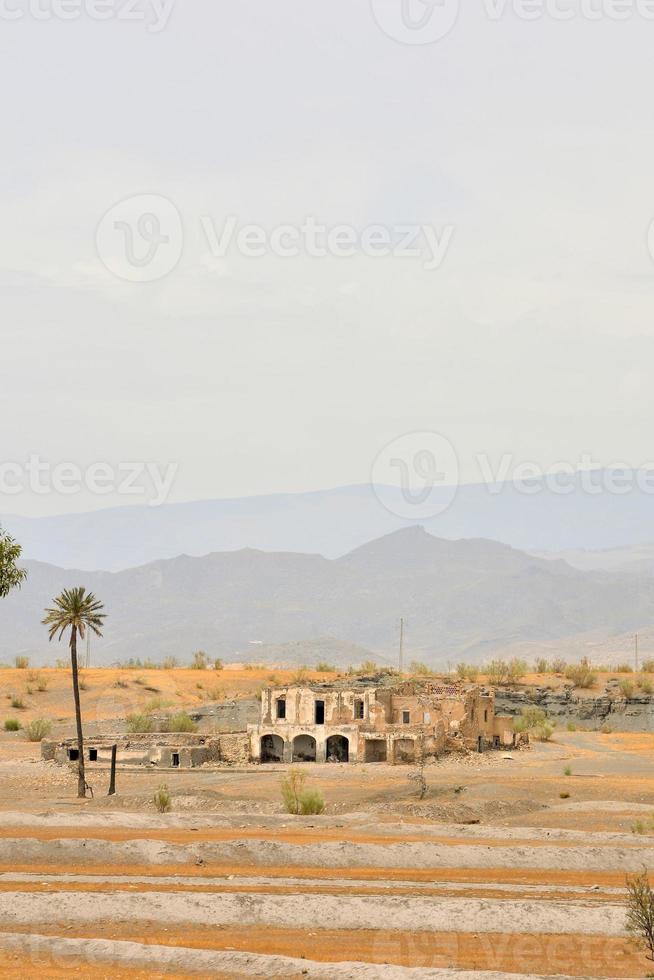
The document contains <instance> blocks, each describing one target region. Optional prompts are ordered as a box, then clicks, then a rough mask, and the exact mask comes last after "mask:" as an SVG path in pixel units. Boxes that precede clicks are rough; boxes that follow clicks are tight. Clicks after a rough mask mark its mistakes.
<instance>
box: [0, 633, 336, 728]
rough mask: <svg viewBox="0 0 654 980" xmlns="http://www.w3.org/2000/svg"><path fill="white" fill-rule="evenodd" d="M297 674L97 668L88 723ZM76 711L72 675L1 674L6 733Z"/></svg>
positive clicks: (251, 688)
mask: <svg viewBox="0 0 654 980" xmlns="http://www.w3.org/2000/svg"><path fill="white" fill-rule="evenodd" d="M67 652H68V651H67V648H66V647H65V646H62V648H61V651H57V652H56V655H58V656H61V657H62V659H65V657H66V654H67ZM295 673H296V671H293V670H276V669H275V668H268V667H267V668H264V669H261V668H257V669H253V670H242V669H241V670H233V669H229V668H225V669H224V670H188V669H180V670H140V669H127V670H123V669H119V668H114V667H111V668H91V669H89V670H83V671H82V678H83V684H84V689H83V691H82V709H83V712H84V717H85V719H86V721H87V723H88V722H89V721H90V722H93V721H102V720H105V719H107V718H116V717H120V716H125V715H126V714H131V713H137V712H140V711H142V710H143V709H144V708H145V707H146V705H147V704H148V702H150V701H152V700H153V699H154V698H162V699H163V700H164V701H167V702H168V705H167V709H169V710H171V711H173V710H175V709H177V710H179V709H180V708H187V707H196V708H197V707H198V706H199V705H201V704H202V703H204V702H206V701H216V700H221V699H225V698H234V697H252V696H253V695H254V694H255V693H256V692H257V691H258V690H259V688H260V687H261V685H262V684H269V683H277V682H279V683H280V684H288V683H289V682H290V681H291V679H292V678H293V676H294V674H295ZM310 676H311V678H312V679H315V680H320V681H323V680H325V681H330V680H333V679H334V678H335V677H336V674H324V673H322V674H319V673H318V672H317V671H310ZM273 677H274V678H275V679H276V680H275V681H274V682H273V681H272V680H271V678H273ZM39 685H41V686H43V685H45V686H46V689H45V691H39V689H38V688H39ZM148 689H149V690H148ZM12 698H19V699H22V701H23V702H24V705H25V706H24V708H13V707H12V706H11V699H12ZM163 710H166V708H164V709H163ZM73 711H74V707H73V698H72V688H71V679H70V670H68V669H66V668H61V669H54V668H34V669H33V670H31V669H27V670H16V669H15V668H8V669H2V670H0V727H2V725H3V724H4V721H5V719H6V718H18V720H19V721H20V722H22V723H23V724H24V723H25V722H29V721H31V720H32V719H33V718H49V719H50V720H51V721H53V722H61V723H66V722H72V720H73Z"/></svg>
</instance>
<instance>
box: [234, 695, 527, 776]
mask: <svg viewBox="0 0 654 980" xmlns="http://www.w3.org/2000/svg"><path fill="white" fill-rule="evenodd" d="M248 735H249V740H250V756H251V758H252V759H253V760H254V761H260V762H287V763H288V762H389V763H408V762H413V761H415V760H416V759H418V758H420V757H424V758H427V757H429V756H432V757H433V756H437V755H440V754H441V753H443V752H446V751H456V750H463V749H468V750H473V751H478V752H482V751H484V750H485V749H489V748H502V747H511V746H513V745H514V742H515V737H514V732H513V721H512V719H511V718H510V717H504V716H500V715H496V714H495V694H494V692H493V691H492V690H489V689H486V688H482V687H479V686H477V685H459V684H448V683H442V682H433V683H431V682H426V681H425V682H406V683H403V684H399V685H398V686H396V687H370V686H361V687H352V688H343V689H340V688H333V687H331V688H327V687H322V686H320V687H288V688H269V689H268V690H265V691H264V692H263V693H262V697H261V718H260V722H259V724H258V725H249V726H248Z"/></svg>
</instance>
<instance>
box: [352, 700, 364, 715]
mask: <svg viewBox="0 0 654 980" xmlns="http://www.w3.org/2000/svg"><path fill="white" fill-rule="evenodd" d="M354 717H355V718H363V701H355V702H354Z"/></svg>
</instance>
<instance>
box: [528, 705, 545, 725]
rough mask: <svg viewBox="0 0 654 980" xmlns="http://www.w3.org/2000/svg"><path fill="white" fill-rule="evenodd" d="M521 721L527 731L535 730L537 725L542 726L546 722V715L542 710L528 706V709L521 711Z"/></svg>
mask: <svg viewBox="0 0 654 980" xmlns="http://www.w3.org/2000/svg"><path fill="white" fill-rule="evenodd" d="M522 720H523V722H524V724H525V727H526V728H527V729H529V728H536V726H537V725H542V724H544V722H545V721H546V720H547V715H546V714H545V712H544V711H543V709H542V708H537V707H535V705H530V706H529V707H526V708H523V709H522Z"/></svg>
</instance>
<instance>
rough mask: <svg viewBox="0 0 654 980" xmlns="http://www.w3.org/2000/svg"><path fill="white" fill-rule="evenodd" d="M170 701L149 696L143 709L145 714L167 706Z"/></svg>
mask: <svg viewBox="0 0 654 980" xmlns="http://www.w3.org/2000/svg"><path fill="white" fill-rule="evenodd" d="M170 703H171V702H170V701H167V700H166V699H165V698H150V700H149V701H148V703H147V704H146V705H145V707H144V708H143V711H144V713H145V714H146V715H151V714H152V713H153V712H154V711H161V710H162V708H167V707H168V706H169V705H170Z"/></svg>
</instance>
